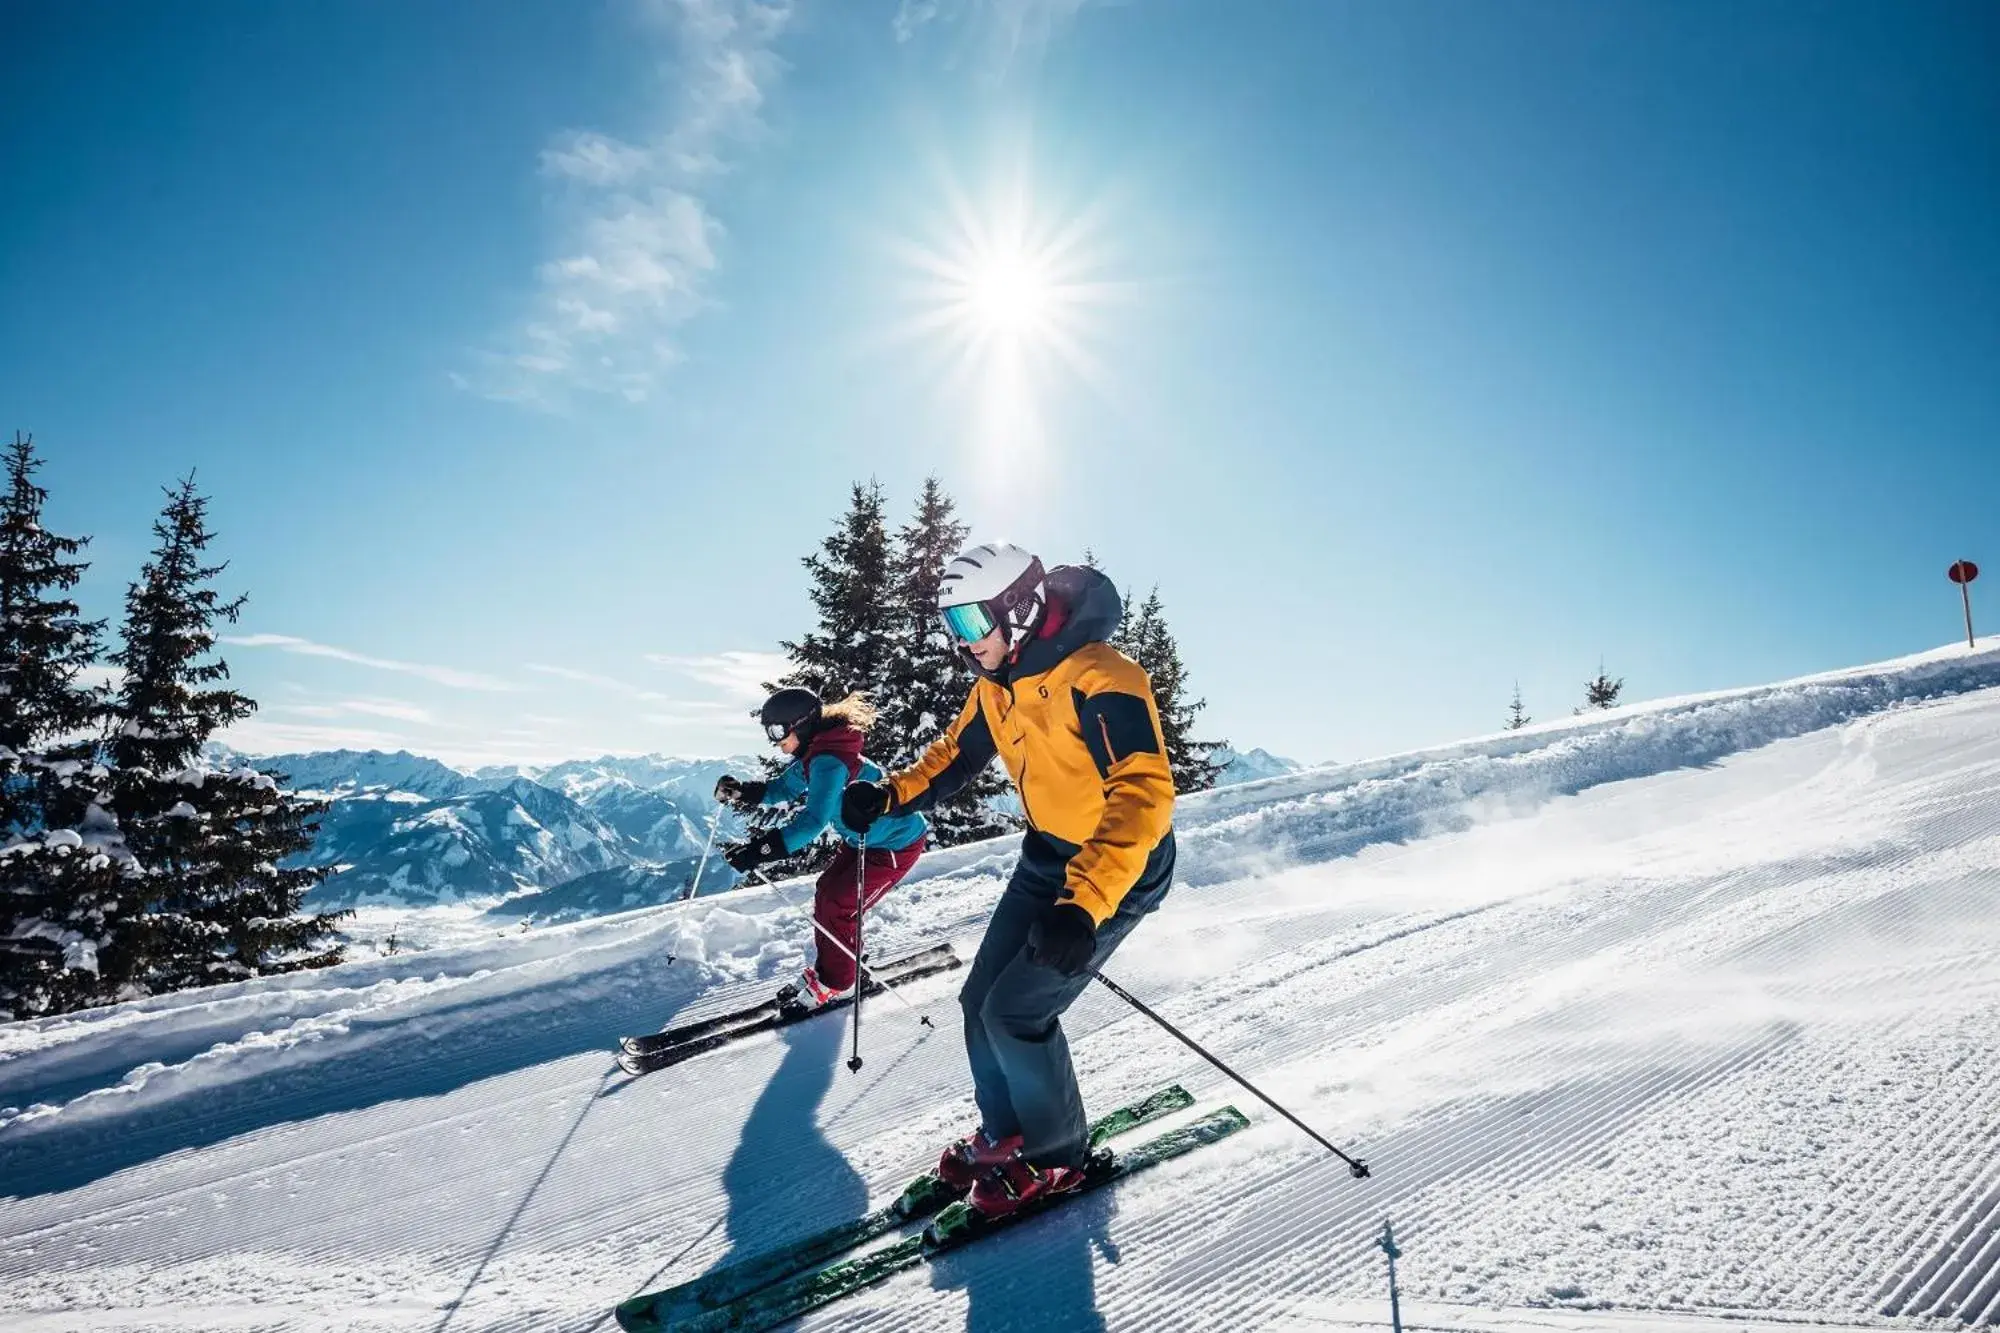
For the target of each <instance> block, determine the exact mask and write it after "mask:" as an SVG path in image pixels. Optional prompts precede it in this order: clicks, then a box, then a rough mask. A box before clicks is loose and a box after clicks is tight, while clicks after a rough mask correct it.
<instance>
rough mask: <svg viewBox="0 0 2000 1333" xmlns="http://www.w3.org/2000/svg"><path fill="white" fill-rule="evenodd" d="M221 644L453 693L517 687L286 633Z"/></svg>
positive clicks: (236, 637) (498, 691)
mask: <svg viewBox="0 0 2000 1333" xmlns="http://www.w3.org/2000/svg"><path fill="white" fill-rule="evenodd" d="M222 641H223V642H224V643H227V644H232V645H234V646H235V647H238V648H278V649H281V650H283V651H285V652H288V653H297V654H299V655H300V656H303V657H329V658H332V659H333V660H335V661H338V662H352V663H353V664H354V665H356V666H365V667H372V668H374V669H375V670H377V671H394V672H399V673H401V674H403V675H408V676H416V677H418V678H419V679H422V680H428V681H431V682H432V683H434V684H438V685H446V686H449V687H451V688H452V689H457V690H487V691H491V692H493V693H496V694H505V693H511V692H513V691H515V690H518V689H520V688H521V687H520V686H518V685H514V684H511V683H509V682H507V681H504V680H501V679H500V678H499V677H497V676H488V675H484V674H482V673H480V672H477V671H460V670H459V669H458V668H457V667H445V666H427V665H425V664H423V663H420V662H398V661H394V660H393V659H390V658H386V657H371V656H369V655H368V654H366V653H357V652H354V651H352V650H350V649H347V648H335V647H333V646H331V645H330V644H324V643H314V642H313V641H312V640H311V639H300V638H295V637H293V636H292V635H290V634H241V635H224V636H223V640H222Z"/></svg>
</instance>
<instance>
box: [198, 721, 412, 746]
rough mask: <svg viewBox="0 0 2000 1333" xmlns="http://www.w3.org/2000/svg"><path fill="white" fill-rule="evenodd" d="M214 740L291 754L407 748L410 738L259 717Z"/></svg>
mask: <svg viewBox="0 0 2000 1333" xmlns="http://www.w3.org/2000/svg"><path fill="white" fill-rule="evenodd" d="M216 739H218V740H220V741H221V742H222V743H223V744H224V745H227V746H229V747H230V748H231V749H234V750H241V751H243V752H244V753H245V754H292V753H296V752H299V751H306V750H407V749H410V748H411V746H412V742H411V741H410V738H409V737H407V736H404V735H402V734H401V733H399V732H393V731H382V730H379V729H377V728H373V727H339V726H312V725H310V724H306V723H294V722H275V721H272V720H271V719H269V718H266V717H262V716H258V717H254V718H251V719H249V720H248V721H245V722H238V723H237V724H236V725H235V726H233V727H229V728H227V729H226V730H224V731H223V732H222V733H221V734H220V735H219V736H217V738H216Z"/></svg>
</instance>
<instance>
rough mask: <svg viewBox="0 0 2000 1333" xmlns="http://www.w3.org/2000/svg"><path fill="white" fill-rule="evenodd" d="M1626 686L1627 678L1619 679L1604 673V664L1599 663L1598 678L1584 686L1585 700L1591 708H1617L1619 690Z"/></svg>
mask: <svg viewBox="0 0 2000 1333" xmlns="http://www.w3.org/2000/svg"><path fill="white" fill-rule="evenodd" d="M1624 688H1625V678H1624V677H1623V676H1620V677H1619V678H1618V679H1617V680H1613V679H1611V677H1609V676H1607V675H1606V674H1604V664H1603V663H1602V662H1599V663H1598V664H1597V679H1596V680H1593V681H1591V682H1590V683H1588V684H1587V685H1585V686H1584V687H1583V702H1584V704H1585V705H1586V706H1587V707H1590V708H1616V707H1617V706H1618V692H1619V691H1620V690H1622V689H1624Z"/></svg>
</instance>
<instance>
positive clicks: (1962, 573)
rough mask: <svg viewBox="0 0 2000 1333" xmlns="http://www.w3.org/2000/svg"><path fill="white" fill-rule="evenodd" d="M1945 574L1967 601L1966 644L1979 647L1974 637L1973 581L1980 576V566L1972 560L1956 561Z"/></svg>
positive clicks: (1969, 646)
mask: <svg viewBox="0 0 2000 1333" xmlns="http://www.w3.org/2000/svg"><path fill="white" fill-rule="evenodd" d="M1944 576H1945V577H1946V578H1948V579H1950V580H1951V581H1952V582H1953V583H1956V584H1957V585H1958V595H1959V596H1960V597H1961V598H1963V599H1964V601H1965V646H1966V647H1968V648H1976V647H1978V644H1977V642H1975V641H1974V639H1973V637H1972V581H1973V580H1974V579H1976V578H1978V577H1979V566H1978V565H1975V564H1973V563H1972V562H1971V561H1970V560H1960V561H1957V562H1955V563H1954V564H1953V565H1952V567H1951V568H1950V569H1947V570H1946V571H1945V572H1944Z"/></svg>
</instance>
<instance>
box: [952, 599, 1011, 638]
mask: <svg viewBox="0 0 2000 1333" xmlns="http://www.w3.org/2000/svg"><path fill="white" fill-rule="evenodd" d="M938 615H939V616H940V617H941V618H942V619H943V620H944V627H945V629H946V630H948V631H950V633H951V636H952V637H953V638H955V639H957V640H958V641H959V642H960V643H978V642H979V641H980V640H981V639H983V638H985V637H986V636H987V635H989V634H991V633H992V632H993V631H994V629H995V627H996V626H998V625H999V623H1000V622H999V621H997V620H995V619H994V618H993V613H992V611H990V610H988V609H987V605H986V603H985V602H966V603H964V604H962V605H959V606H947V607H945V608H944V609H943V610H942V611H940V612H938Z"/></svg>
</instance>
